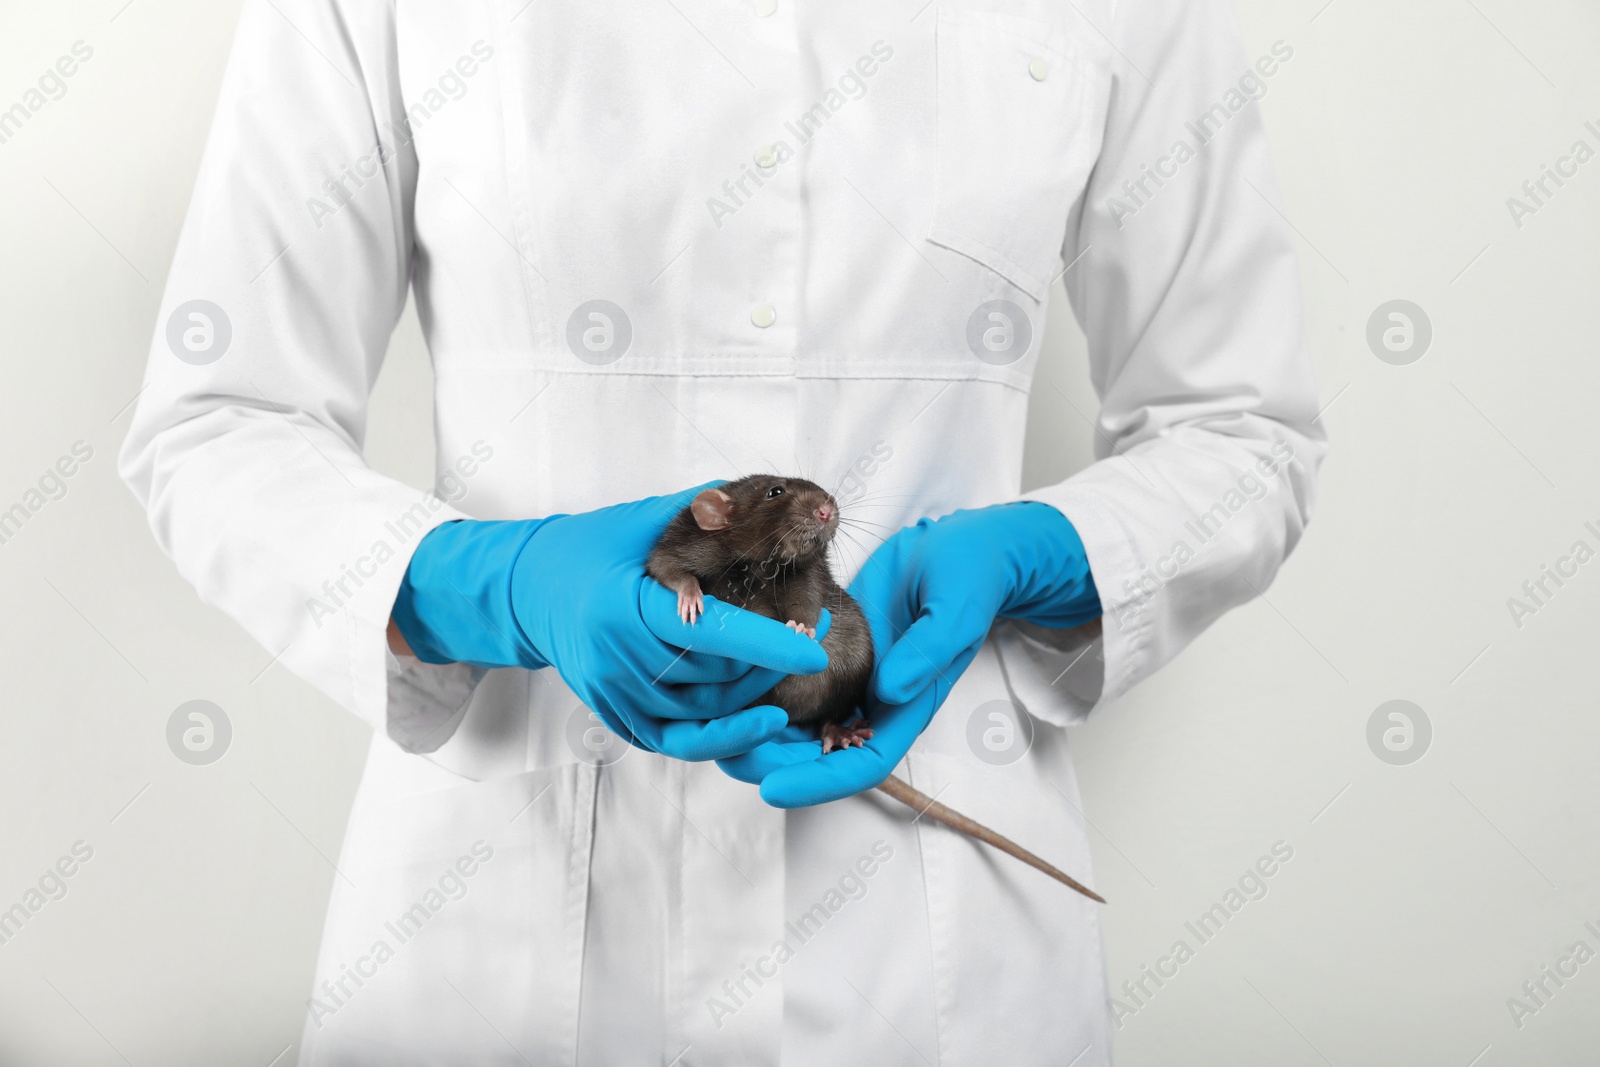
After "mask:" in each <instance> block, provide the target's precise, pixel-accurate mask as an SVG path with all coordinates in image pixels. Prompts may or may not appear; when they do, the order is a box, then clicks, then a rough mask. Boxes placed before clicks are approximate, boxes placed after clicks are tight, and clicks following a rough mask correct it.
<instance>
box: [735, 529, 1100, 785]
mask: <svg viewBox="0 0 1600 1067" xmlns="http://www.w3.org/2000/svg"><path fill="white" fill-rule="evenodd" d="M850 595H851V596H853V597H855V599H856V601H857V603H859V604H860V605H861V609H862V610H863V611H864V612H865V613H866V616H867V622H868V624H869V625H870V626H871V628H872V644H873V649H874V651H875V652H876V654H877V668H876V670H875V672H874V677H873V684H872V688H871V691H870V693H869V695H868V699H867V704H868V706H867V707H866V708H864V709H863V711H864V712H865V714H866V717H867V719H868V720H869V721H870V722H871V723H872V729H873V736H872V739H871V740H870V741H868V742H866V744H865V745H864V746H863V747H861V748H847V749H843V750H840V751H835V752H830V753H829V754H828V755H826V756H824V755H822V746H821V744H820V743H818V742H816V741H815V740H811V739H810V738H809V736H808V732H807V731H802V730H799V729H790V730H788V731H785V732H784V733H783V734H782V735H781V736H780V737H779V738H778V739H776V740H775V741H773V742H769V743H768V744H764V745H762V746H760V747H759V748H756V749H754V750H752V751H750V752H748V753H746V754H744V755H742V756H738V757H735V758H732V759H727V760H723V761H722V763H721V766H722V769H723V770H724V771H726V772H727V773H728V774H730V775H732V776H733V777H735V778H738V779H740V780H742V781H746V782H759V783H760V784H761V799H763V800H765V801H766V802H767V803H768V804H771V805H774V806H775V807H780V808H797V807H804V806H806V805H809V804H821V803H824V802H826V801H830V800H839V799H841V798H843V797H847V796H852V795H854V794H856V793H859V792H861V791H862V790H865V789H870V788H872V787H873V786H875V785H877V784H878V783H879V782H881V781H883V780H884V779H885V778H887V777H888V776H889V775H890V774H891V773H892V772H893V771H894V769H895V767H896V765H898V764H899V762H900V761H901V760H902V759H903V758H904V757H905V754H906V753H907V752H909V751H910V750H911V746H912V744H914V743H915V742H916V740H917V737H918V736H920V735H921V733H922V731H923V730H925V729H927V726H928V723H929V722H931V721H932V720H933V715H934V712H936V711H938V710H939V706H940V705H941V704H943V703H944V700H945V698H946V697H947V696H949V695H950V690H951V688H952V687H953V686H954V685H955V682H956V679H958V678H960V677H961V675H962V672H964V671H965V670H966V669H967V667H968V665H969V664H971V663H972V660H973V658H974V657H975V656H976V655H977V654H978V649H979V648H980V647H981V646H982V645H983V642H984V639H985V638H987V637H988V634H989V628H990V627H991V626H992V625H993V624H994V621H995V619H997V618H1014V619H1026V620H1027V621H1029V622H1034V623H1038V624H1039V625H1041V626H1047V627H1051V628H1056V629H1062V628H1066V627H1071V626H1078V625H1081V624H1083V623H1086V622H1088V621H1090V620H1091V619H1095V618H1098V617H1099V615H1100V595H1099V592H1098V591H1097V590H1096V589H1095V585H1094V576H1093V575H1091V574H1090V573H1089V562H1088V559H1087V558H1086V556H1085V555H1084V550H1083V542H1082V541H1081V540H1079V538H1078V532H1077V530H1075V529H1074V528H1073V526H1072V523H1070V522H1069V521H1067V518H1066V516H1064V515H1062V514H1061V513H1060V512H1059V511H1057V510H1056V509H1055V508H1053V507H1050V506H1049V505H1048V504H1041V503H1037V502H1033V501H1024V502H1020V503H1014V504H999V505H996V506H994V507H988V508H978V509H975V510H971V511H957V512H955V513H954V514H952V515H947V516H945V517H944V518H942V519H937V520H934V519H923V520H921V521H920V522H918V523H917V524H916V525H915V526H907V527H906V528H904V529H902V530H899V531H897V532H896V533H895V534H894V535H893V536H891V537H890V538H889V539H888V540H887V541H885V542H884V543H883V544H882V545H880V546H878V548H877V550H876V551H875V552H873V554H872V555H871V557H870V558H868V560H867V562H866V564H865V566H863V567H862V568H861V572H860V573H859V574H858V575H857V576H856V580H855V581H854V582H852V583H851V584H850Z"/></svg>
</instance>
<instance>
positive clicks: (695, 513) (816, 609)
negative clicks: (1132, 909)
mask: <svg viewBox="0 0 1600 1067" xmlns="http://www.w3.org/2000/svg"><path fill="white" fill-rule="evenodd" d="M839 523H840V518H839V504H838V501H836V500H835V499H834V498H833V496H832V495H831V494H830V493H829V492H828V491H827V490H826V489H823V488H822V487H821V486H820V485H817V484H816V483H815V482H809V481H806V480H805V479H804V478H787V477H781V476H779V475H774V474H753V475H749V476H747V477H744V478H740V479H738V480H737V481H732V482H727V483H725V484H724V485H722V486H721V487H720V488H713V489H703V490H701V491H700V492H699V493H698V494H697V495H696V496H695V498H694V500H693V502H692V503H690V505H689V506H688V507H686V508H684V509H683V510H682V511H680V512H679V513H678V514H677V515H675V516H673V518H672V519H671V521H670V522H668V523H667V527H666V529H665V531H663V532H662V534H661V538H660V540H659V541H658V542H657V543H656V546H655V549H654V550H653V551H652V552H651V553H650V556H649V558H648V559H647V560H646V562H645V570H646V571H647V572H648V573H649V574H650V576H651V577H652V578H654V579H656V581H658V582H660V583H661V584H662V585H664V586H666V587H667V588H668V589H671V590H672V591H673V592H675V593H677V594H678V617H679V618H681V619H682V620H683V621H684V622H685V623H688V624H690V625H694V624H695V623H696V622H698V620H699V619H700V616H701V615H703V614H704V612H705V597H707V596H714V597H716V598H717V599H718V600H721V601H723V602H724V603H727V604H732V605H734V606H735V607H739V608H743V609H745V610H747V611H753V612H756V613H757V614H759V615H764V616H766V617H767V618H769V619H776V620H778V621H779V622H782V623H784V624H785V625H787V626H788V627H789V628H790V629H793V630H797V631H799V632H800V633H803V634H805V635H806V636H807V637H811V638H813V639H814V638H815V637H816V627H817V623H818V621H819V620H820V619H821V618H822V611H823V609H824V608H826V609H827V610H828V612H829V614H830V615H831V616H832V623H831V625H830V626H829V628H828V632H827V633H826V634H824V635H823V637H822V648H823V651H825V652H826V653H827V654H828V666H827V667H826V668H825V669H824V670H823V671H821V672H820V673H817V674H792V675H789V676H788V677H786V678H784V679H783V680H782V681H780V682H779V683H778V684H777V685H775V686H773V688H772V689H771V690H769V691H768V692H767V693H766V694H764V695H763V696H762V697H761V698H760V699H758V700H757V701H756V703H757V704H771V705H774V706H776V707H780V708H782V709H783V710H784V711H786V712H788V713H789V724H790V725H791V726H804V727H810V728H814V729H815V730H816V731H817V734H818V736H819V738H820V739H821V741H822V753H823V755H824V756H826V755H827V754H828V753H829V752H832V751H833V750H834V749H836V748H837V749H846V748H852V747H859V746H862V745H864V744H865V743H866V742H867V741H869V740H871V739H872V736H873V735H872V726H871V724H870V723H868V722H867V721H866V720H865V719H864V718H858V717H857V716H858V712H860V711H862V710H863V709H865V707H866V704H867V689H868V685H869V684H870V682H871V679H872V668H873V651H872V631H871V629H870V628H869V627H868V626H867V619H866V616H865V615H864V614H863V613H862V611H861V607H860V605H858V604H857V603H856V602H855V600H854V598H852V597H851V596H850V594H849V593H847V592H845V591H844V589H842V588H841V587H840V586H839V583H838V582H837V581H835V580H834V577H833V571H832V570H831V569H830V568H829V565H828V548H829V546H830V545H831V544H832V543H833V538H834V535H835V534H836V533H837V532H838V529H839ZM878 789H879V790H881V791H883V792H885V793H887V794H888V795H889V796H891V797H894V798H895V799H896V800H898V801H900V802H901V803H903V804H905V805H907V806H908V807H911V808H914V809H916V810H917V811H918V812H919V813H921V814H924V815H928V816H929V817H931V818H933V819H935V820H937V821H938V822H941V823H943V824H945V825H946V826H948V827H950V828H951V829H953V830H958V831H960V832H961V833H964V834H967V835H968V836H970V837H973V838H976V839H977V840H979V841H982V842H983V843H984V844H987V845H990V846H992V847H994V848H997V849H999V850H1000V851H1002V852H1005V853H1007V854H1008V855H1011V856H1014V857H1016V858H1017V859H1019V860H1021V861H1022V862H1024V863H1026V864H1028V865H1029V866H1032V867H1035V868H1037V869H1038V870H1041V871H1043V872H1044V873H1045V874H1048V875H1050V877H1052V878H1054V879H1056V880H1057V881H1059V882H1062V883H1063V884H1065V885H1067V886H1070V887H1071V888H1073V889H1075V890H1077V891H1078V892H1080V893H1082V894H1084V895H1085V896H1087V897H1090V898H1091V899H1093V900H1097V901H1099V902H1100V903H1102V904H1103V903H1105V898H1103V897H1101V896H1099V895H1098V894H1096V893H1095V892H1094V891H1092V890H1090V889H1088V888H1086V887H1084V886H1083V885H1081V884H1080V883H1078V882H1077V881H1075V880H1074V879H1073V878H1071V877H1070V876H1069V875H1066V874H1064V873H1062V872H1061V871H1059V870H1057V869H1056V868H1055V867H1052V866H1051V865H1050V864H1048V863H1046V862H1045V861H1044V860H1042V859H1040V858H1039V857H1038V856H1035V855H1034V854H1033V853H1031V852H1029V851H1028V850H1026V849H1024V848H1023V847H1022V846H1020V845H1018V844H1016V843H1015V842H1013V841H1011V840H1010V839H1008V838H1005V837H1002V836H1001V835H1000V834H997V833H995V832H994V831H993V830H990V829H989V828H988V827H986V826H983V825H982V824H981V823H978V822H975V821H974V820H972V819H969V818H967V817H966V816H965V815H962V814H960V813H959V812H956V811H952V810H951V809H950V808H947V807H945V806H944V805H943V804H940V803H938V802H937V801H935V800H933V799H932V798H930V797H928V796H926V795H925V794H923V793H921V792H919V791H918V790H916V789H914V788H913V787H912V786H911V785H910V784H909V783H908V782H905V781H903V780H902V779H900V778H896V777H894V776H893V775H890V776H889V777H888V778H887V779H886V780H885V781H884V782H883V783H882V784H880V785H879V786H878Z"/></svg>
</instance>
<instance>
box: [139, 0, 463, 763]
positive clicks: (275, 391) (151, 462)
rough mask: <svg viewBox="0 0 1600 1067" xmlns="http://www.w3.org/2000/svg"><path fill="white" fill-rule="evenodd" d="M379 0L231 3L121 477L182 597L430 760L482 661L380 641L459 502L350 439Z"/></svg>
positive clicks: (408, 240)
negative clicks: (418, 552)
mask: <svg viewBox="0 0 1600 1067" xmlns="http://www.w3.org/2000/svg"><path fill="white" fill-rule="evenodd" d="M392 6H393V5H392V4H391V3H383V2H372V0H247V2H246V3H245V5H244V9H243V13H242V15H241V17H240V23H239V27H238V30H237V32H236V36H235V43H234V47H233V53H232V55H231V57H230V59H229V63H228V68H227V73H226V75H225V77H224V81H223V87H222V93H221V98H220V101H219V103H218V106H217V112H216V117H215V119H214V121H213V125H212V129H211V134H210V138H209V141H208V143H207V146H206V150H205V154H204V157H203V159H202V162H201V166H200V173H199V177H198V179H197V181H196V185H195V189H194V194H193V198H192V200H191V202H190V205H189V210H188V214H187V217H186V219H185V221H184V226H183V230H182V234H181V236H180V238H179V242H178V247H177V251H176V254H175V257H174V260H173V263H172V268H171V272H170V274H169V275H168V278H167V286H166V292H165V296H164V298H163V301H162V307H161V316H160V319H159V320H158V323H157V327H156V335H155V338H154V341H153V342H152V344H151V349H150V356H149V365H148V372H147V378H146V384H145V388H144V390H143V392H142V394H141V396H140V398H139V403H138V407H137V409H136V412H135V414H134V419H133V424H132V427H131V429H130V431H129V434H128V438H127V440H126V442H125V443H124V445H123V448H122V453H121V457H120V460H119V468H120V470H121V473H122V476H123V478H124V479H125V480H126V481H127V483H128V485H129V486H130V487H131V488H132V489H133V491H134V493H135V494H136V495H137V496H138V498H139V500H140V501H141V502H142V503H143V504H144V506H145V508H146V510H147V512H148V515H149V519H150V524H151V527H152V529H153V530H154V532H155V536H156V540H157V541H158V542H159V544H160V545H161V547H162V549H163V550H164V551H165V552H166V553H167V554H168V555H169V556H171V557H172V559H173V561H174V562H175V563H176V564H177V566H178V569H179V571H180V572H181V573H182V574H183V575H184V577H185V578H187V579H188V580H189V581H190V582H192V583H193V584H194V586H195V589H196V590H197V591H198V593H199V594H200V597H201V599H203V600H204V601H205V602H207V603H209V604H212V605H215V606H217V607H219V608H220V609H222V610H223V611H224V612H226V613H227V614H228V615H230V616H231V617H232V618H234V619H235V620H237V621H238V622H239V624H240V625H241V626H243V627H244V628H245V629H246V630H247V631H248V632H249V633H250V634H251V635H252V636H253V637H254V638H255V639H256V640H258V641H260V642H261V644H262V645H263V646H264V647H265V648H266V650H267V652H268V653H269V654H271V655H272V656H274V657H276V658H277V660H278V662H280V663H282V664H283V665H284V666H287V667H288V668H289V669H290V670H292V671H293V672H295V673H296V674H298V675H300V676H301V677H302V678H304V679H306V680H307V681H309V682H311V683H312V684H314V685H316V686H317V687H318V688H319V689H321V690H322V691H323V692H324V693H326V694H327V695H328V696H330V697H331V698H333V699H334V700H335V701H337V702H338V703H340V704H342V705H343V706H345V707H347V708H349V709H350V710H352V711H354V712H355V713H356V714H357V715H358V716H360V717H361V718H362V719H364V720H365V721H367V722H368V723H369V724H371V725H372V726H373V727H374V728H375V729H378V730H382V731H386V732H387V733H388V735H389V736H390V737H391V738H393V739H394V740H395V741H396V742H397V743H399V744H400V745H401V746H402V747H403V748H405V749H407V750H409V751H431V750H432V749H433V748H436V747H438V745H439V744H442V743H443V741H444V740H445V739H446V738H447V737H448V736H449V734H450V732H451V731H452V730H453V728H454V723H455V722H457V721H458V720H459V717H460V713H461V712H462V711H463V710H464V707H465V704H466V701H467V699H468V697H469V696H470V693H471V690H472V688H473V687H474V686H475V685H476V684H477V681H478V680H479V678H481V676H482V672H481V671H477V670H476V669H474V668H469V667H465V666H462V665H451V666H446V667H440V668H434V667H427V666H425V665H421V664H418V663H415V662H414V661H412V662H410V663H408V664H405V665H402V664H401V662H400V660H398V659H396V658H395V657H394V656H392V655H391V654H390V653H389V650H388V646H387V642H386V639H385V627H386V625H387V622H388V618H389V610H390V607H391V605H392V604H393V602H394V596H395V592H396V590H397V588H398V587H399V583H400V579H401V576H402V575H403V574H404V571H405V568H406V565H407V563H408V562H409V560H410V556H411V552H412V550H413V549H414V548H415V546H416V544H417V541H418V540H420V538H421V537H422V535H423V534H425V533H426V532H427V531H428V530H430V529H432V528H433V527H434V526H436V525H438V524H439V523H441V522H445V521H447V520H450V519H457V518H462V517H464V516H463V515H462V514H461V513H460V512H458V511H456V510H455V509H453V508H452V507H450V506H449V505H448V504H447V503H446V502H445V501H444V500H443V499H442V498H441V497H440V496H438V495H437V494H435V493H423V492H420V491H418V490H416V489H413V488H410V487H408V486H406V485H404V484H402V483H400V482H397V481H395V480H393V479H391V478H387V477H384V476H382V475H380V474H378V473H376V472H374V471H373V470H372V469H370V468H369V467H368V466H367V464H366V463H365V461H364V460H363V458H362V451H361V449H362V442H363V438H364V435H365V432H366V416H367V401H368V395H369V393H370V392H371V389H372V385H373V382H374V381H375V379H376V378H377V375H378V371H379V368H380V366H381V364H382V362H383V357H384V353H385V351H386V350H387V347H388V342H389V336H390V333H391V332H392V330H393V329H394V325H395V322H396V320H397V318H398V317H399V315H400V312H401V310H402V309H403V307H404V304H405V298H406V291H407V287H408V285H409V283H410V278H411V265H412V210H411V208H412V197H413V192H414V188H415V179H416V171H417V163H416V157H415V152H414V150H413V149H412V148H411V147H410V145H409V137H407V136H406V134H405V130H406V127H405V122H404V115H405V111H404V106H403V104H402V103H401V99H400V90H399V86H398V75H397V71H396V62H395V31H394V25H393V10H392ZM417 430H418V432H419V433H423V432H428V428H427V427H421V426H419V427H418V428H417ZM406 659H407V660H409V659H410V657H406Z"/></svg>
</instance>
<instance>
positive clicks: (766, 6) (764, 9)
mask: <svg viewBox="0 0 1600 1067" xmlns="http://www.w3.org/2000/svg"><path fill="white" fill-rule="evenodd" d="M776 10H778V0H756V14H758V15H760V16H761V17H762V18H766V17H767V16H768V15H770V14H772V13H773V12H774V11H776Z"/></svg>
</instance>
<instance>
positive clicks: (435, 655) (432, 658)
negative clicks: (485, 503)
mask: <svg viewBox="0 0 1600 1067" xmlns="http://www.w3.org/2000/svg"><path fill="white" fill-rule="evenodd" d="M548 521H549V520H548V519H531V520H516V521H492V522H491V521H480V520H475V519H467V520H458V521H456V522H449V523H444V524H443V525H440V526H437V527H435V528H434V529H433V530H431V531H429V533H428V534H427V536H425V537H424V538H423V539H422V541H421V542H420V543H419V544H418V545H417V548H416V552H415V553H414V554H413V555H412V557H411V563H410V565H409V566H408V567H407V568H406V573H405V577H404V578H403V579H402V580H401V582H400V591H399V593H398V595H397V596H396V597H395V602H394V609H393V612H392V615H393V618H394V621H395V625H396V626H397V627H398V628H399V630H400V634H401V636H403V637H404V638H405V639H406V644H408V645H410V646H411V651H412V652H413V653H415V654H416V656H417V658H418V659H420V660H422V661H423V662H424V663H470V664H473V665H474V666H478V667H526V668H528V669H530V670H537V669H538V668H540V667H546V666H549V664H548V663H546V662H545V661H544V660H543V659H542V658H541V657H540V656H539V653H538V651H537V650H536V649H535V648H534V647H533V645H532V643H531V642H530V641H529V640H528V638H527V635H526V634H524V633H523V631H522V627H521V626H519V625H518V624H517V618H516V614H515V612H514V611H513V610H512V602H511V572H512V568H513V567H514V566H515V565H516V562H517V558H518V556H519V555H520V554H521V552H522V549H523V546H524V545H526V544H527V543H528V539H529V538H530V537H532V536H533V535H534V532H535V531H537V530H538V529H539V527H540V526H543V525H544V524H545V523H546V522H548Z"/></svg>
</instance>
